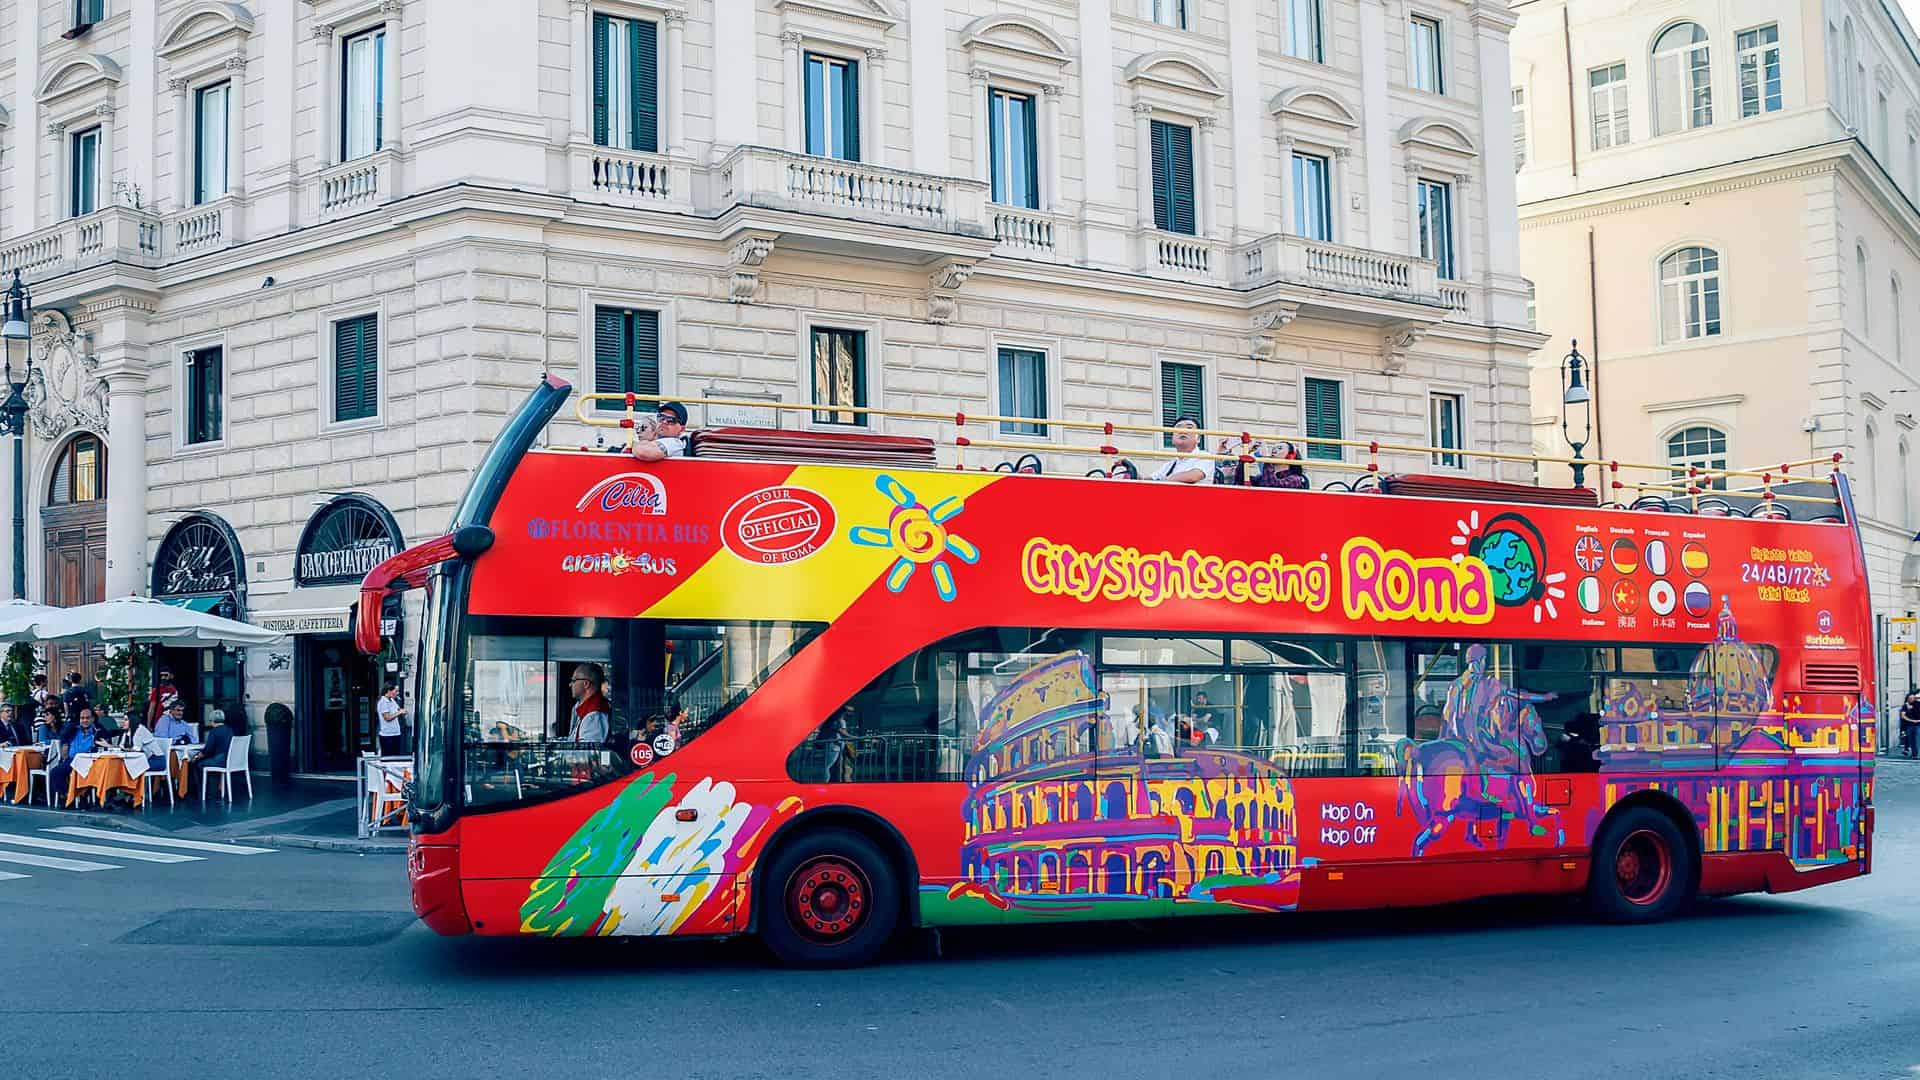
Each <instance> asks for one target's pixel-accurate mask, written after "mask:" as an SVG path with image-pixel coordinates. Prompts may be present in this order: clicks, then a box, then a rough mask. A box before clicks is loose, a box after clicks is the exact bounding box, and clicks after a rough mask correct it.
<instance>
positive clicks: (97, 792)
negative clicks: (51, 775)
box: [67, 757, 147, 806]
mask: <svg viewBox="0 0 1920 1080" xmlns="http://www.w3.org/2000/svg"><path fill="white" fill-rule="evenodd" d="M114 788H120V789H122V790H124V791H130V792H132V793H133V805H135V806H140V805H142V804H144V803H145V802H146V800H147V785H145V784H143V783H141V782H140V781H138V780H135V779H134V778H133V777H131V776H129V775H127V763H126V762H124V761H122V760H120V759H119V758H117V757H99V758H95V759H94V762H93V768H92V769H91V770H90V771H89V772H88V773H87V775H86V776H85V777H82V776H81V775H80V774H79V773H77V772H76V773H73V774H71V775H69V776H68V777H67V805H68V806H72V805H73V801H74V800H75V799H77V798H79V796H80V793H81V792H82V791H86V790H92V792H93V797H94V800H95V801H96V802H97V803H98V804H99V805H101V806H105V805H106V802H107V792H109V791H112V790H113V789H114Z"/></svg>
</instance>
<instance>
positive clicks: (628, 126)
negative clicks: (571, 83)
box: [597, 16, 634, 150]
mask: <svg viewBox="0 0 1920 1080" xmlns="http://www.w3.org/2000/svg"><path fill="white" fill-rule="evenodd" d="M597 21H598V23H599V25H600V26H601V27H602V28H603V32H604V33H605V34H606V43H605V48H606V50H607V145H608V146H612V147H617V148H619V149H622V150H631V149H633V148H634V146H633V104H634V103H633V61H634V57H633V46H632V35H631V34H630V33H629V30H628V26H627V20H625V19H616V18H612V17H611V16H609V17H607V18H605V19H601V20H597Z"/></svg>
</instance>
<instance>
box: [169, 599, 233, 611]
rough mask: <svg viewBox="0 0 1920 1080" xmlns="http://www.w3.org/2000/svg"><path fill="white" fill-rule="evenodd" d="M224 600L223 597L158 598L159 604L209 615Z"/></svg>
mask: <svg viewBox="0 0 1920 1080" xmlns="http://www.w3.org/2000/svg"><path fill="white" fill-rule="evenodd" d="M225 599H226V597H224V596H163V597H161V598H160V602H161V603H163V604H172V605H173V606H174V607H180V608H186V609H187V610H188V611H198V612H201V613H202V614H207V615H211V614H212V613H213V609H215V608H217V607H219V606H220V601H222V600H225Z"/></svg>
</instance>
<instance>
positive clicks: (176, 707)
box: [147, 698, 193, 769]
mask: <svg viewBox="0 0 1920 1080" xmlns="http://www.w3.org/2000/svg"><path fill="white" fill-rule="evenodd" d="M192 741H193V729H192V728H190V727H188V726H187V703H186V702H184V701H181V700H180V699H179V698H174V699H173V704H171V705H169V706H167V711H166V712H163V713H161V714H160V722H159V723H158V724H155V725H154V727H153V738H152V740H151V741H150V742H149V743H148V744H147V745H148V747H149V749H148V750H147V763H148V764H150V765H152V766H153V767H154V768H156V769H164V768H166V767H167V750H166V748H167V747H169V746H172V745H173V744H174V743H177V742H192Z"/></svg>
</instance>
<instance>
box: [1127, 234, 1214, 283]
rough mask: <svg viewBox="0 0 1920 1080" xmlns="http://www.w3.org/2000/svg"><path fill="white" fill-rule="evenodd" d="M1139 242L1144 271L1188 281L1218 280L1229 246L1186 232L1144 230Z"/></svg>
mask: <svg viewBox="0 0 1920 1080" xmlns="http://www.w3.org/2000/svg"><path fill="white" fill-rule="evenodd" d="M1138 235H1139V239H1138V243H1139V245H1140V252H1139V262H1138V265H1139V269H1140V270H1141V272H1142V273H1148V274H1158V275H1162V276H1166V277H1175V278H1180V279H1182V280H1186V281H1198V282H1217V281H1220V280H1221V279H1222V278H1223V277H1224V274H1223V273H1222V271H1223V269H1224V267H1225V263H1226V249H1225V247H1224V245H1222V244H1221V243H1220V242H1219V241H1217V240H1212V239H1209V238H1207V237H1204V236H1187V235H1185V234H1183V233H1170V232H1161V231H1160V230H1158V229H1150V230H1142V231H1141V232H1140V233H1139V234H1138Z"/></svg>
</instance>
